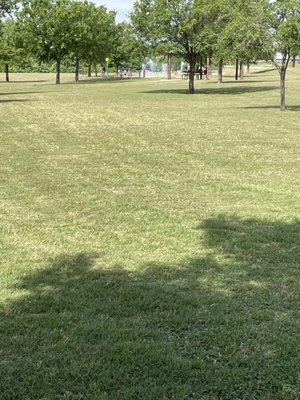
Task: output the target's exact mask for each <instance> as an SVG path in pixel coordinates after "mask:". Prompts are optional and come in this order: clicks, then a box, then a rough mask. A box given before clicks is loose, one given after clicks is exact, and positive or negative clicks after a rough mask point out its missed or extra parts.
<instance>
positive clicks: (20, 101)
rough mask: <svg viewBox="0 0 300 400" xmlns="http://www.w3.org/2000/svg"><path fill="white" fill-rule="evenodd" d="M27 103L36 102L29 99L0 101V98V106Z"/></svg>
mask: <svg viewBox="0 0 300 400" xmlns="http://www.w3.org/2000/svg"><path fill="white" fill-rule="evenodd" d="M29 101H36V100H31V99H1V98H0V104H5V103H27V102H29Z"/></svg>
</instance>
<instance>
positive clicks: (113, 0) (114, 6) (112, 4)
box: [94, 0, 134, 22]
mask: <svg viewBox="0 0 300 400" xmlns="http://www.w3.org/2000/svg"><path fill="white" fill-rule="evenodd" d="M94 2H95V3H97V4H102V5H104V6H106V7H107V8H108V9H109V10H116V11H117V12H118V15H117V20H118V22H120V21H124V20H125V19H126V15H127V14H128V13H129V12H130V11H131V10H132V6H133V3H134V0H94Z"/></svg>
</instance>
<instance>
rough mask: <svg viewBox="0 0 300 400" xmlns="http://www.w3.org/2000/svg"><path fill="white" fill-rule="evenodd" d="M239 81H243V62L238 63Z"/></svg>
mask: <svg viewBox="0 0 300 400" xmlns="http://www.w3.org/2000/svg"><path fill="white" fill-rule="evenodd" d="M239 77H240V80H241V81H243V80H244V64H243V61H241V62H240V73H239Z"/></svg>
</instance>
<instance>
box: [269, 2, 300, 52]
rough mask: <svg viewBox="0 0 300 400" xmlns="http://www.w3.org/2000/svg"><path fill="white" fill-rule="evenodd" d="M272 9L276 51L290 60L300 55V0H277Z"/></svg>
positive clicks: (271, 6) (272, 27)
mask: <svg viewBox="0 0 300 400" xmlns="http://www.w3.org/2000/svg"><path fill="white" fill-rule="evenodd" d="M270 8H271V29H272V30H273V33H274V41H273V44H274V50H275V51H278V52H280V53H281V54H282V55H283V56H284V57H288V58H290V57H292V56H293V55H296V54H298V53H300V0H284V1H283V0H276V1H273V2H272V4H271V5H270Z"/></svg>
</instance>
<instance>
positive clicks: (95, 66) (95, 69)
mask: <svg viewBox="0 0 300 400" xmlns="http://www.w3.org/2000/svg"><path fill="white" fill-rule="evenodd" d="M94 71H95V77H96V78H97V76H98V69H97V64H95V65H94Z"/></svg>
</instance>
